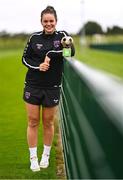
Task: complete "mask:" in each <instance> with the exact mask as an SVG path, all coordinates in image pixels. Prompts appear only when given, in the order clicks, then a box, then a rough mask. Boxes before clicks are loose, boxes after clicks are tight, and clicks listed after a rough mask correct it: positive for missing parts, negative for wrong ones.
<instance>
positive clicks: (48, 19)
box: [41, 13, 57, 34]
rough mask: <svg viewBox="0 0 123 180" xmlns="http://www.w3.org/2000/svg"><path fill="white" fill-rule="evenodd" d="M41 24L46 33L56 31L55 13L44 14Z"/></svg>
mask: <svg viewBox="0 0 123 180" xmlns="http://www.w3.org/2000/svg"><path fill="white" fill-rule="evenodd" d="M41 24H42V26H43V29H44V32H45V33H46V34H52V33H53V32H54V31H55V28H56V24H57V21H56V18H55V16H54V14H51V13H46V14H43V16H42V20H41Z"/></svg>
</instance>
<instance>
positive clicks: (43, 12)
mask: <svg viewBox="0 0 123 180" xmlns="http://www.w3.org/2000/svg"><path fill="white" fill-rule="evenodd" d="M48 13H49V14H53V15H54V17H55V19H56V21H57V14H56V10H55V9H54V7H52V6H47V7H46V8H45V9H44V10H43V11H42V12H41V21H42V17H43V15H44V14H48Z"/></svg>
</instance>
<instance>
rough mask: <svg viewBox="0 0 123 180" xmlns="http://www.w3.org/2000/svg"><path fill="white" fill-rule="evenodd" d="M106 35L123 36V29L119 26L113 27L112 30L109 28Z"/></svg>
mask: <svg viewBox="0 0 123 180" xmlns="http://www.w3.org/2000/svg"><path fill="white" fill-rule="evenodd" d="M106 34H123V28H121V27H118V26H113V27H112V28H109V27H108V28H107V32H106Z"/></svg>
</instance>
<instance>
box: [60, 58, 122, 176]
mask: <svg viewBox="0 0 123 180" xmlns="http://www.w3.org/2000/svg"><path fill="white" fill-rule="evenodd" d="M60 116H61V120H60V125H61V134H62V142H63V153H64V160H65V168H66V174H67V178H68V179H91V178H96V179H102V178H103V179H108V178H123V85H122V83H121V82H120V81H119V80H117V79H113V78H112V77H109V76H108V75H105V74H102V73H101V72H98V71H97V70H94V69H91V68H89V67H87V66H86V65H84V64H81V63H80V62H78V61H76V60H65V66H64V74H63V87H62V95H61V100H60Z"/></svg>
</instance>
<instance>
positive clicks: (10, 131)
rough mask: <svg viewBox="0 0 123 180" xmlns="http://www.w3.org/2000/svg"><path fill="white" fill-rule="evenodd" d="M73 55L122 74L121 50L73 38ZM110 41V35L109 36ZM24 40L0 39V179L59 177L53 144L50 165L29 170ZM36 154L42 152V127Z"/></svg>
mask: <svg viewBox="0 0 123 180" xmlns="http://www.w3.org/2000/svg"><path fill="white" fill-rule="evenodd" d="M74 41H75V47H76V56H75V58H77V59H79V60H80V61H82V62H84V63H85V64H88V65H90V66H92V67H94V68H99V69H101V70H104V71H106V72H110V73H112V74H115V75H116V76H119V77H120V78H123V54H122V53H116V52H115V53H112V52H108V51H101V50H100V51H99V50H92V49H88V48H87V47H84V48H83V47H80V45H79V39H78V38H75V39H74ZM110 41H111V38H110ZM24 44H25V41H24V40H18V39H16V40H12V39H11V40H6V41H5V40H0V67H1V69H0V102H1V103H0V127H1V128H0V179H58V176H57V173H56V171H57V162H56V148H55V146H56V144H57V139H56V138H55V139H54V143H53V148H52V152H51V160H50V162H51V164H52V165H51V166H49V167H48V169H46V170H42V171H41V172H37V173H32V172H31V171H30V170H29V154H28V147H27V142H26V126H27V121H26V112H25V106H24V102H23V100H22V94H23V85H24V78H25V73H26V68H25V67H24V66H23V65H22V63H21V56H22V52H23V48H24ZM39 132H40V133H39V139H40V141H39V144H38V155H39V157H40V154H41V152H42V135H41V134H42V128H41V127H40V131H39Z"/></svg>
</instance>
